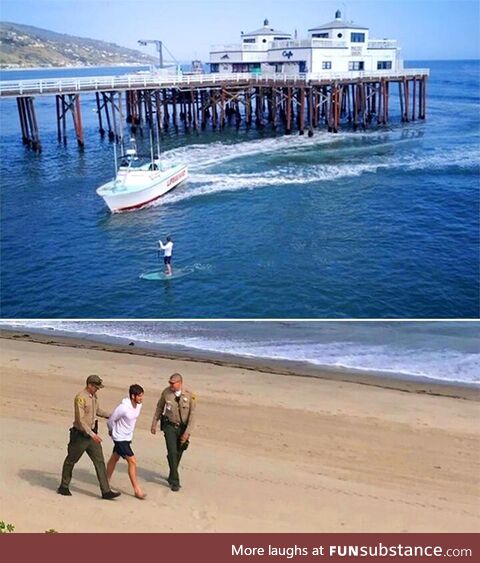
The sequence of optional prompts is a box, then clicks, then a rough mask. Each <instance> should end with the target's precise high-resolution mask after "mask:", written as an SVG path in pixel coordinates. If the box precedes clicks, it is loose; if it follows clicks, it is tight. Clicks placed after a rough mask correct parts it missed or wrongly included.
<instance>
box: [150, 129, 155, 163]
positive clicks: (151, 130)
mask: <svg viewBox="0 0 480 563" xmlns="http://www.w3.org/2000/svg"><path fill="white" fill-rule="evenodd" d="M149 129H150V157H151V159H152V170H154V159H153V127H152V124H151V123H150V127H149Z"/></svg>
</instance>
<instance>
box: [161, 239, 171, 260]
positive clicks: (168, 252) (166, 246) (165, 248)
mask: <svg viewBox="0 0 480 563" xmlns="http://www.w3.org/2000/svg"><path fill="white" fill-rule="evenodd" d="M158 244H159V245H160V248H161V249H162V250H163V255H164V256H171V255H172V250H173V242H172V241H169V242H167V244H163V242H162V241H161V240H159V241H158Z"/></svg>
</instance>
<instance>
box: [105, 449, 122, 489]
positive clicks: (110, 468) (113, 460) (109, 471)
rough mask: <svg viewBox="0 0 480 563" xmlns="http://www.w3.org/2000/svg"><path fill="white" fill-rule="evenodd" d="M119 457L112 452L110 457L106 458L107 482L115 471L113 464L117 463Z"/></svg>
mask: <svg viewBox="0 0 480 563" xmlns="http://www.w3.org/2000/svg"><path fill="white" fill-rule="evenodd" d="M119 459H120V456H119V455H118V454H117V453H115V452H113V453H112V455H111V456H110V459H109V460H108V463H107V479H108V482H110V479H111V478H112V475H113V472H114V471H115V466H116V465H117V462H118V460H119Z"/></svg>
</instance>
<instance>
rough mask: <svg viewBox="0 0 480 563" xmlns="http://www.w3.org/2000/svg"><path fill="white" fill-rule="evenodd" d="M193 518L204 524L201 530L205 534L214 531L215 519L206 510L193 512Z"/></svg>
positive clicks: (200, 527)
mask: <svg viewBox="0 0 480 563" xmlns="http://www.w3.org/2000/svg"><path fill="white" fill-rule="evenodd" d="M192 516H193V518H195V520H198V521H200V522H202V525H201V526H199V529H201V530H202V531H203V532H208V531H211V530H212V526H213V525H214V522H215V518H214V517H213V516H211V515H210V514H209V513H208V512H207V511H206V510H192Z"/></svg>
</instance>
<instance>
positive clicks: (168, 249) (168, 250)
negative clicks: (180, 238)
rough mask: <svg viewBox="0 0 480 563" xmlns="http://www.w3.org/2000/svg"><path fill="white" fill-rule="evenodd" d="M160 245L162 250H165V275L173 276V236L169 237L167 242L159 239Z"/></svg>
mask: <svg viewBox="0 0 480 563" xmlns="http://www.w3.org/2000/svg"><path fill="white" fill-rule="evenodd" d="M158 245H159V246H160V248H161V250H163V263H164V264H165V275H167V276H171V275H172V273H173V271H172V251H173V241H172V237H167V240H166V242H165V244H163V242H162V241H161V240H159V241H158Z"/></svg>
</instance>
